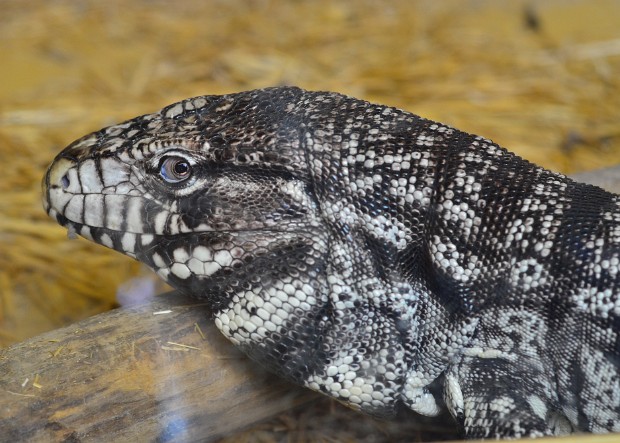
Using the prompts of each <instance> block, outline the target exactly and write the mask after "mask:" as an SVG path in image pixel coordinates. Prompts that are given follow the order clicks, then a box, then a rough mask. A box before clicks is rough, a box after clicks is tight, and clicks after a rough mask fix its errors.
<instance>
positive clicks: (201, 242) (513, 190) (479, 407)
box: [44, 87, 620, 438]
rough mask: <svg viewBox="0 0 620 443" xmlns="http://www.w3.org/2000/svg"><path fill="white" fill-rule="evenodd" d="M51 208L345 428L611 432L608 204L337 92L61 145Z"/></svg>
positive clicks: (180, 113) (201, 108)
mask: <svg viewBox="0 0 620 443" xmlns="http://www.w3.org/2000/svg"><path fill="white" fill-rule="evenodd" d="M44 193H45V196H44V204H45V209H46V210H47V212H48V213H49V215H50V216H51V217H53V218H55V219H56V220H57V221H58V222H59V223H60V224H61V225H63V226H65V227H67V228H68V229H69V230H70V231H72V232H75V233H76V234H78V235H80V236H82V237H85V238H87V239H89V240H92V241H94V242H97V243H100V244H102V245H105V246H107V247H109V248H113V249H116V250H117V251H120V252H122V253H124V254H126V255H129V256H130V257H134V258H135V259H137V260H139V261H141V262H143V263H145V264H146V265H147V266H149V267H150V268H152V269H153V270H154V271H155V272H156V273H157V274H158V275H159V276H161V277H162V278H163V279H164V280H166V281H167V282H168V283H169V284H171V285H172V286H173V287H175V288H177V289H179V290H180V291H182V292H184V293H186V294H189V295H191V296H193V297H196V298H199V299H202V300H206V301H207V302H208V304H209V305H210V309H211V312H212V315H213V319H214V321H215V324H216V325H217V327H218V328H219V329H220V330H221V332H222V333H223V334H224V335H225V336H226V337H227V338H228V339H229V340H230V341H231V342H232V343H234V344H235V345H236V346H238V347H239V348H240V349H242V350H243V351H244V352H245V353H246V354H247V355H249V356H250V357H251V358H252V359H254V360H256V361H258V362H259V363H261V364H262V365H264V366H265V367H266V368H268V369H269V370H271V371H273V372H275V373H277V374H279V375H280V376H282V377H285V378H286V379H288V380H291V381H293V382H295V383H298V384H300V385H303V386H306V387H308V388H310V389H313V390H315V391H319V392H322V393H324V394H326V395H328V396H331V397H334V398H336V399H338V400H339V401H341V402H343V403H345V404H347V405H348V406H350V407H352V408H354V409H358V410H360V411H363V412H366V413H369V414H374V415H378V416H391V415H393V414H394V413H395V412H396V411H397V410H398V409H399V408H402V407H406V408H410V409H412V410H414V411H417V412H419V413H420V414H424V415H436V414H438V413H439V412H440V411H441V410H442V409H444V408H447V409H448V411H450V413H451V415H452V416H453V417H454V420H455V421H456V422H457V425H458V426H459V427H460V428H461V429H462V430H463V432H464V435H465V436H466V437H468V438H479V437H520V436H542V435H551V434H563V433H568V432H573V431H587V432H609V431H620V295H619V293H620V273H619V267H620V201H619V197H618V196H616V195H614V194H611V193H609V192H605V191H603V190H602V189H600V188H597V187H595V186H591V185H586V184H580V183H576V182H574V181H571V180H570V179H568V178H567V177H565V176H563V175H561V174H557V173H553V172H550V171H548V170H545V169H543V168H541V167H538V166H536V165H534V164H532V163H529V162H527V161H525V160H523V159H521V158H519V157H518V156H516V155H514V154H512V153H510V152H508V151H506V150H504V149H503V148H501V147H499V146H498V145H496V144H494V143H493V142H491V141H489V140H487V139H484V138H482V137H478V136H475V135H470V134H467V133H464V132H461V131H459V130H457V129H454V128H452V127H450V126H447V125H444V124H441V123H437V122H434V121H430V120H426V119H424V118H421V117H418V116H416V115H413V114H410V113H408V112H404V111H402V110H399V109H395V108H391V107H387V106H381V105H375V104H371V103H368V102H365V101H362V100H357V99H354V98H350V97H346V96H343V95H340V94H336V93H331V92H308V91H304V90H302V89H298V88H294V87H279V88H270V89H262V90H256V91H249V92H241V93H238V94H230V95H222V96H213V95H212V96H202V97H195V98H191V99H187V100H184V101H181V102H179V103H175V104H173V105H170V106H168V107H166V108H164V109H162V110H161V111H159V112H156V113H154V114H147V115H143V116H141V117H137V118H135V119H132V120H129V121H127V122H125V123H121V124H118V125H115V126H110V127H108V128H105V129H102V130H100V131H97V132H94V133H92V134H90V135H87V136H85V137H83V138H81V139H79V140H77V141H75V142H74V143H72V144H71V145H70V146H69V147H67V148H66V149H65V150H63V151H62V152H61V153H60V154H59V155H58V156H57V157H56V159H55V160H54V162H53V163H52V165H51V166H50V167H49V170H48V171H47V174H46V175H45V179H44ZM431 385H432V389H429V387H431Z"/></svg>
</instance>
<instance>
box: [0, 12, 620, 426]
mask: <svg viewBox="0 0 620 443" xmlns="http://www.w3.org/2000/svg"><path fill="white" fill-rule="evenodd" d="M0 8H1V10H2V12H1V14H0V60H1V66H0V164H1V165H2V166H3V171H2V173H0V347H5V346H8V345H9V344H11V343H15V342H19V341H21V340H24V339H25V338H27V337H31V336H34V335H36V334H39V333H41V332H44V331H46V330H50V329H54V328H58V327H61V326H63V325H67V324H71V323H73V322H75V321H77V320H79V319H82V318H85V317H88V316H91V315H94V314H96V313H98V312H102V311H105V310H108V309H111V308H113V307H115V306H118V305H119V304H124V303H131V302H134V301H135V300H136V299H140V298H143V297H148V296H152V294H154V293H156V292H159V291H161V290H162V288H161V287H159V286H157V285H158V283H154V280H152V279H151V277H150V273H149V272H148V271H146V270H144V269H142V268H141V267H140V265H139V264H138V263H136V262H134V261H132V260H131V259H129V258H127V257H124V256H121V255H120V254H118V253H114V252H112V251H108V250H104V248H101V247H99V246H95V245H92V244H90V243H88V242H87V241H85V240H81V239H80V240H74V241H69V240H68V239H67V234H66V231H64V230H63V229H61V228H60V227H59V226H57V225H56V224H55V223H54V222H53V221H51V220H48V219H47V216H46V215H45V213H44V212H43V210H42V208H41V204H40V180H41V177H42V175H43V173H44V171H45V168H46V167H47V165H48V164H49V163H50V162H51V160H52V159H53V157H54V156H55V155H56V154H57V153H58V152H59V151H60V150H61V149H62V148H63V147H64V146H66V145H67V144H69V143H70V142H71V141H73V140H74V139H76V138H78V137H81V136H82V135H84V134H86V133H88V132H91V131H93V130H97V129H99V128H101V127H103V126H106V125H109V124H113V123H116V122H119V121H122V120H125V119H128V118H132V117H134V116H137V115H140V114H145V113H151V112H154V111H156V110H158V109H159V108H161V107H163V106H164V105H167V104H170V103H172V102H175V101H177V100H180V99H183V98H187V97H190V96H195V95H204V94H222V93H228V92H236V91H241V90H247V89H253V88H261V87H267V86H274V85H298V86H301V87H303V88H306V89H313V90H331V91H338V92H342V93H345V94H349V95H353V96H356V97H358V98H362V99H366V100H370V101H374V102H379V103H382V104H387V105H392V106H397V107H400V108H403V109H406V110H408V111H411V112H413V113H416V114H419V115H422V116H424V117H427V118H431V119H435V120H439V121H441V122H444V123H448V124H451V125H453V126H456V127H458V128H459V129H462V130H465V131H467V132H472V133H476V134H478V135H482V136H485V137H487V138H491V139H493V140H494V141H495V142H497V143H499V144H500V145H502V146H504V147H506V148H508V149H510V150H512V151H514V152H516V153H518V154H519V155H521V156H522V157H525V158H527V159H529V160H531V161H533V162H535V163H538V164H540V165H543V166H545V167H547V168H550V169H553V170H556V171H560V172H564V173H574V172H578V171H586V170H593V169H598V168H601V167H606V166H610V165H614V164H617V163H620V76H619V73H620V1H618V0H538V1H533V0H532V1H493V0H444V1H441V2H439V1H433V0H394V1H385V2H382V1H370V0H360V1H344V0H341V1H327V0H317V1H289V2H285V1H269V0H257V1H250V0H246V1H241V0H235V1H223V0H222V1H218V0H210V1H186V2H172V1H157V0H149V1H147V0H132V1H127V0H108V1H106V2H97V1H65V0H49V1H48V0H40V1H39V0H29V1H6V0H5V1H0ZM284 420H286V419H284ZM283 426H284V427H286V426H285V425H283Z"/></svg>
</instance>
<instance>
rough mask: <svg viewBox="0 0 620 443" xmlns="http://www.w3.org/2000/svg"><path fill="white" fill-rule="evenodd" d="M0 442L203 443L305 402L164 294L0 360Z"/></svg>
mask: <svg viewBox="0 0 620 443" xmlns="http://www.w3.org/2000/svg"><path fill="white" fill-rule="evenodd" d="M0 374H1V376H0V440H1V441H29V442H30V441H46V442H47V441H81V440H88V441H136V439H139V440H140V441H180V440H182V441H209V440H211V439H214V438H216V437H218V436H221V435H224V434H227V433H230V432H231V431H235V430H238V429H241V428H243V427H245V426H248V425H250V424H252V423H254V422H256V421H259V420H261V419H264V418H266V417H269V416H273V415H274V414H277V413H279V412H281V411H284V410H287V409H289V408H291V407H292V406H295V405H298V404H301V403H302V402H304V401H308V400H309V399H311V398H314V396H315V395H316V394H313V393H311V392H310V391H307V390H302V389H301V388H298V387H296V386H293V385H290V384H288V383H286V382H283V381H282V380H280V379H278V378H277V377H275V376H272V375H270V374H268V373H266V372H265V371H264V370H262V369H261V368H258V367H257V365H256V364H254V363H252V362H251V361H250V360H248V359H247V358H245V357H244V356H243V354H241V353H240V352H239V351H237V350H236V349H235V348H234V347H233V346H232V345H231V344H230V343H228V342H227V341H226V339H224V338H223V336H222V335H221V334H220V333H219V331H217V330H216V328H215V327H214V326H213V325H212V322H211V321H209V320H208V318H207V314H206V311H205V305H204V304H200V303H197V302H196V301H194V300H190V299H188V298H186V297H183V296H181V295H180V294H178V293H171V294H167V295H164V296H159V297H156V298H155V299H154V300H152V301H151V302H149V303H147V304H144V305H140V306H137V307H133V308H120V309H116V310H114V311H110V312H106V313H104V314H101V315H98V316H95V317H92V318H89V319H87V320H84V321H82V322H80V323H77V324H75V325H73V326H69V327H67V328H63V329H59V330H55V331H52V332H49V333H46V334H43V335H40V336H38V337H35V338H33V339H30V340H27V341H25V342H22V343H19V344H17V345H14V346H11V347H10V348H7V349H5V350H2V351H0Z"/></svg>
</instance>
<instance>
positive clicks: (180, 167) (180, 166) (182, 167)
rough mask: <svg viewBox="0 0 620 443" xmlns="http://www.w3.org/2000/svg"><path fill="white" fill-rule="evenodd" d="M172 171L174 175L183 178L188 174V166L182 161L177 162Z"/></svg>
mask: <svg viewBox="0 0 620 443" xmlns="http://www.w3.org/2000/svg"><path fill="white" fill-rule="evenodd" d="M172 170H173V171H174V173H175V174H176V175H180V176H183V175H185V174H187V173H188V172H189V164H187V162H184V161H179V162H176V163H175V164H174V166H173V167H172Z"/></svg>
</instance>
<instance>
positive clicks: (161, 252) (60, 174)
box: [43, 88, 318, 304]
mask: <svg viewBox="0 0 620 443" xmlns="http://www.w3.org/2000/svg"><path fill="white" fill-rule="evenodd" d="M300 92H301V90H298V89H296V88H278V89H272V90H264V91H262V92H261V93H260V94H257V93H251V92H250V93H241V94H234V95H229V96H204V97H196V98H193V99H188V100H184V101H182V102H179V103H176V104H173V105H171V106H168V107H166V108H164V109H162V110H161V111H160V112H158V113H154V114H149V115H144V116H141V117H138V118H136V119H133V120H130V121H127V122H125V123H121V124H118V125H115V126H110V127H108V128H104V129H102V130H100V131H97V132H94V133H92V134H90V135H87V136H85V137H83V138H81V139H79V140H77V141H75V142H74V143H72V144H71V145H69V146H68V147H67V148H66V149H64V150H63V151H62V152H61V153H60V154H59V155H58V156H57V157H56V159H55V160H54V161H53V163H52V164H51V166H50V167H49V168H48V171H47V173H46V174H45V177H44V180H43V189H44V202H43V203H44V207H45V209H46V211H47V212H48V214H49V215H50V216H51V217H53V218H55V219H56V220H57V221H58V222H59V223H60V224H61V225H63V226H65V227H67V228H68V229H69V232H70V233H75V234H78V235H80V236H82V237H85V238H87V239H89V240H92V241H94V242H96V243H100V244H102V245H105V246H107V247H110V248H113V249H115V250H117V251H120V252H122V253H124V254H126V255H129V256H131V257H134V258H136V259H138V260H139V261H141V262H144V263H145V264H147V265H148V266H149V267H151V268H153V269H154V270H155V271H156V272H157V273H158V274H159V275H160V276H161V277H162V278H164V280H166V281H168V282H169V283H170V284H171V285H172V286H174V287H177V288H178V289H180V290H183V291H185V292H189V293H191V294H193V295H199V296H206V297H208V296H209V295H210V293H221V290H222V289H225V288H226V287H230V285H231V283H235V284H237V285H242V284H247V282H245V283H244V282H242V281H238V280H243V278H244V277H245V278H258V276H257V275H256V272H257V270H258V269H263V270H264V269H266V267H265V266H264V263H263V262H266V261H268V257H272V262H273V263H276V262H278V263H279V266H282V267H286V266H288V264H287V263H286V262H287V261H290V262H291V264H293V265H295V261H296V260H295V259H292V258H291V257H289V256H290V255H295V254H297V253H299V249H300V248H301V249H307V248H308V247H310V248H311V245H312V243H313V240H312V234H311V231H312V230H313V229H315V228H316V227H317V225H318V223H317V220H316V205H315V203H314V201H313V199H312V193H311V190H310V189H309V187H310V183H309V177H308V175H307V171H306V170H304V169H303V167H302V166H303V164H304V161H303V154H302V153H301V150H300V149H299V144H300V136H299V124H297V123H296V121H295V120H296V117H295V114H294V113H293V112H292V111H293V109H294V106H295V101H296V97H297V96H298V95H299V94H300ZM280 231H281V234H278V235H274V233H276V232H280ZM274 237H275V238H277V239H278V240H277V241H274V240H273V239H274ZM274 257H275V258H277V257H279V259H278V260H280V261H278V260H273V258H274ZM286 257H288V259H287V258H286ZM300 265H301V264H300V263H298V264H297V266H300ZM239 269H245V270H246V272H240V271H239ZM274 272H275V271H274ZM270 277H271V278H274V275H271V276H268V275H263V276H261V278H270ZM205 279H209V281H210V284H209V285H204V284H203V282H204V280H205ZM231 279H234V280H237V281H235V282H231V281H230V280H231ZM213 301H214V302H215V304H217V303H218V302H221V303H225V302H226V300H224V299H221V300H213Z"/></svg>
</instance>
